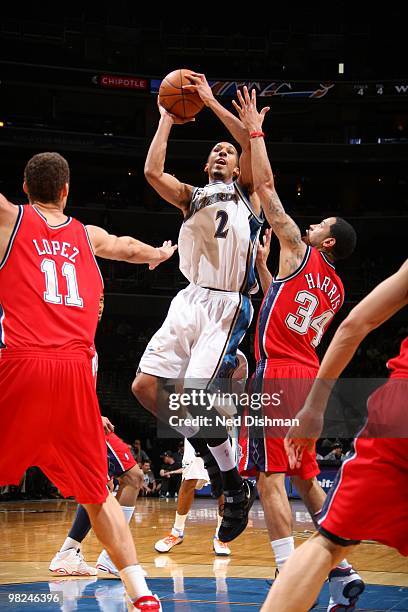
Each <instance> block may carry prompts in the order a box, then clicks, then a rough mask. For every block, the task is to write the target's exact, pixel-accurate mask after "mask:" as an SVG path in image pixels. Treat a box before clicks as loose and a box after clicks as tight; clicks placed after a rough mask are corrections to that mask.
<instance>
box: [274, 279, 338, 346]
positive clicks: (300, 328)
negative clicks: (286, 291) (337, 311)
mask: <svg viewBox="0 0 408 612" xmlns="http://www.w3.org/2000/svg"><path fill="white" fill-rule="evenodd" d="M295 302H297V303H298V304H301V306H299V308H298V309H297V311H296V314H288V316H287V317H286V321H285V323H286V325H287V326H288V327H289V329H291V330H293V331H295V332H296V333H298V334H301V335H304V334H307V332H308V331H309V328H312V329H314V330H315V331H316V332H317V334H316V336H315V337H314V338H312V341H311V344H312V346H313V347H316V346H318V344H319V343H320V340H321V339H322V336H323V333H324V328H325V327H326V325H327V323H328V322H329V321H330V320H331V319H332V318H333V317H334V312H333V311H332V310H326V311H325V312H323V313H322V314H321V315H319V316H318V317H315V318H313V314H314V312H315V310H316V308H317V307H318V305H319V300H318V298H317V297H316V296H315V295H313V293H310V292H309V291H299V292H298V293H297V294H296V297H295Z"/></svg>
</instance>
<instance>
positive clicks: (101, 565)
mask: <svg viewBox="0 0 408 612" xmlns="http://www.w3.org/2000/svg"><path fill="white" fill-rule="evenodd" d="M96 569H97V570H99V571H100V572H104V573H105V574H112V575H113V576H116V577H117V578H120V574H119V571H118V569H117V567H116V565H115V564H114V562H113V561H112V559H111V558H110V556H109V555H108V553H107V552H106V550H103V551H102V552H101V554H100V555H99V557H98V559H97V561H96Z"/></svg>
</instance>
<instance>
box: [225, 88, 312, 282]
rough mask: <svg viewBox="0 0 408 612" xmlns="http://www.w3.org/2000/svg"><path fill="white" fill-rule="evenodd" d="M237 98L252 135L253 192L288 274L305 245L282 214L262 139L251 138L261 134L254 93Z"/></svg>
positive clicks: (239, 93) (284, 214) (302, 254)
mask: <svg viewBox="0 0 408 612" xmlns="http://www.w3.org/2000/svg"><path fill="white" fill-rule="evenodd" d="M237 96H238V101H239V104H237V103H236V102H235V100H234V101H233V105H234V107H235V108H236V110H237V111H238V114H239V116H240V119H241V121H242V123H243V124H244V125H245V127H246V128H247V130H248V133H249V134H252V135H253V137H252V138H250V142H251V157H252V176H253V181H254V190H255V191H256V193H257V194H258V195H259V197H260V199H261V203H262V208H263V211H264V213H265V216H266V219H267V221H268V223H269V225H270V226H271V227H272V229H273V231H274V232H275V234H276V235H277V237H278V239H279V242H280V245H281V248H282V249H283V250H285V251H289V252H287V253H286V254H285V253H284V254H283V257H281V260H282V259H283V263H284V264H285V265H284V268H285V271H286V272H289V273H290V272H293V271H294V269H296V268H297V266H298V265H299V263H300V260H301V259H302V258H303V256H304V253H305V250H306V245H305V244H304V243H303V242H302V236H301V233H300V230H299V227H298V226H297V225H296V223H295V222H294V221H293V219H292V218H291V217H290V216H289V215H288V214H287V213H286V212H285V209H284V208H283V206H282V203H281V201H280V199H279V196H278V194H277V192H276V189H275V181H274V178H273V173H272V168H271V165H270V162H269V158H268V153H267V150H266V146H265V141H264V139H263V138H262V137H256V136H255V134H256V133H260V134H262V123H263V118H264V117H263V115H261V114H260V113H259V112H258V111H257V109H256V92H255V90H254V89H253V90H252V95H251V97H250V96H249V93H248V90H247V88H246V87H244V95H242V94H241V92H239V91H238V92H237ZM285 260H286V261H285ZM281 263H282V261H281Z"/></svg>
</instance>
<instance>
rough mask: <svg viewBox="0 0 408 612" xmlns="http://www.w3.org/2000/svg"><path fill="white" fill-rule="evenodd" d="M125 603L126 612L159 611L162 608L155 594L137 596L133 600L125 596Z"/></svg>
mask: <svg viewBox="0 0 408 612" xmlns="http://www.w3.org/2000/svg"><path fill="white" fill-rule="evenodd" d="M126 603H127V609H128V612H134V611H135V610H142V611H143V612H153V611H154V612H161V611H162V610H163V608H162V607H161V603H160V599H159V598H158V597H157V595H143V597H139V599H137V600H136V601H133V602H132V601H131V600H130V599H129V598H128V597H127V596H126Z"/></svg>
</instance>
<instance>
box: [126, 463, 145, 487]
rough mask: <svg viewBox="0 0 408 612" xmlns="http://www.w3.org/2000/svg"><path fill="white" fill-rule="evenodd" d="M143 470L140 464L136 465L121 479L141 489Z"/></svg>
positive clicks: (128, 484) (127, 484)
mask: <svg viewBox="0 0 408 612" xmlns="http://www.w3.org/2000/svg"><path fill="white" fill-rule="evenodd" d="M143 480H144V479H143V472H142V470H141V469H140V467H139V466H138V465H134V466H133V467H132V469H131V470H129V471H128V472H126V474H124V475H123V476H122V477H121V481H122V482H123V483H124V484H125V485H126V486H130V487H133V488H134V489H140V488H141V487H142V486H143Z"/></svg>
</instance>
